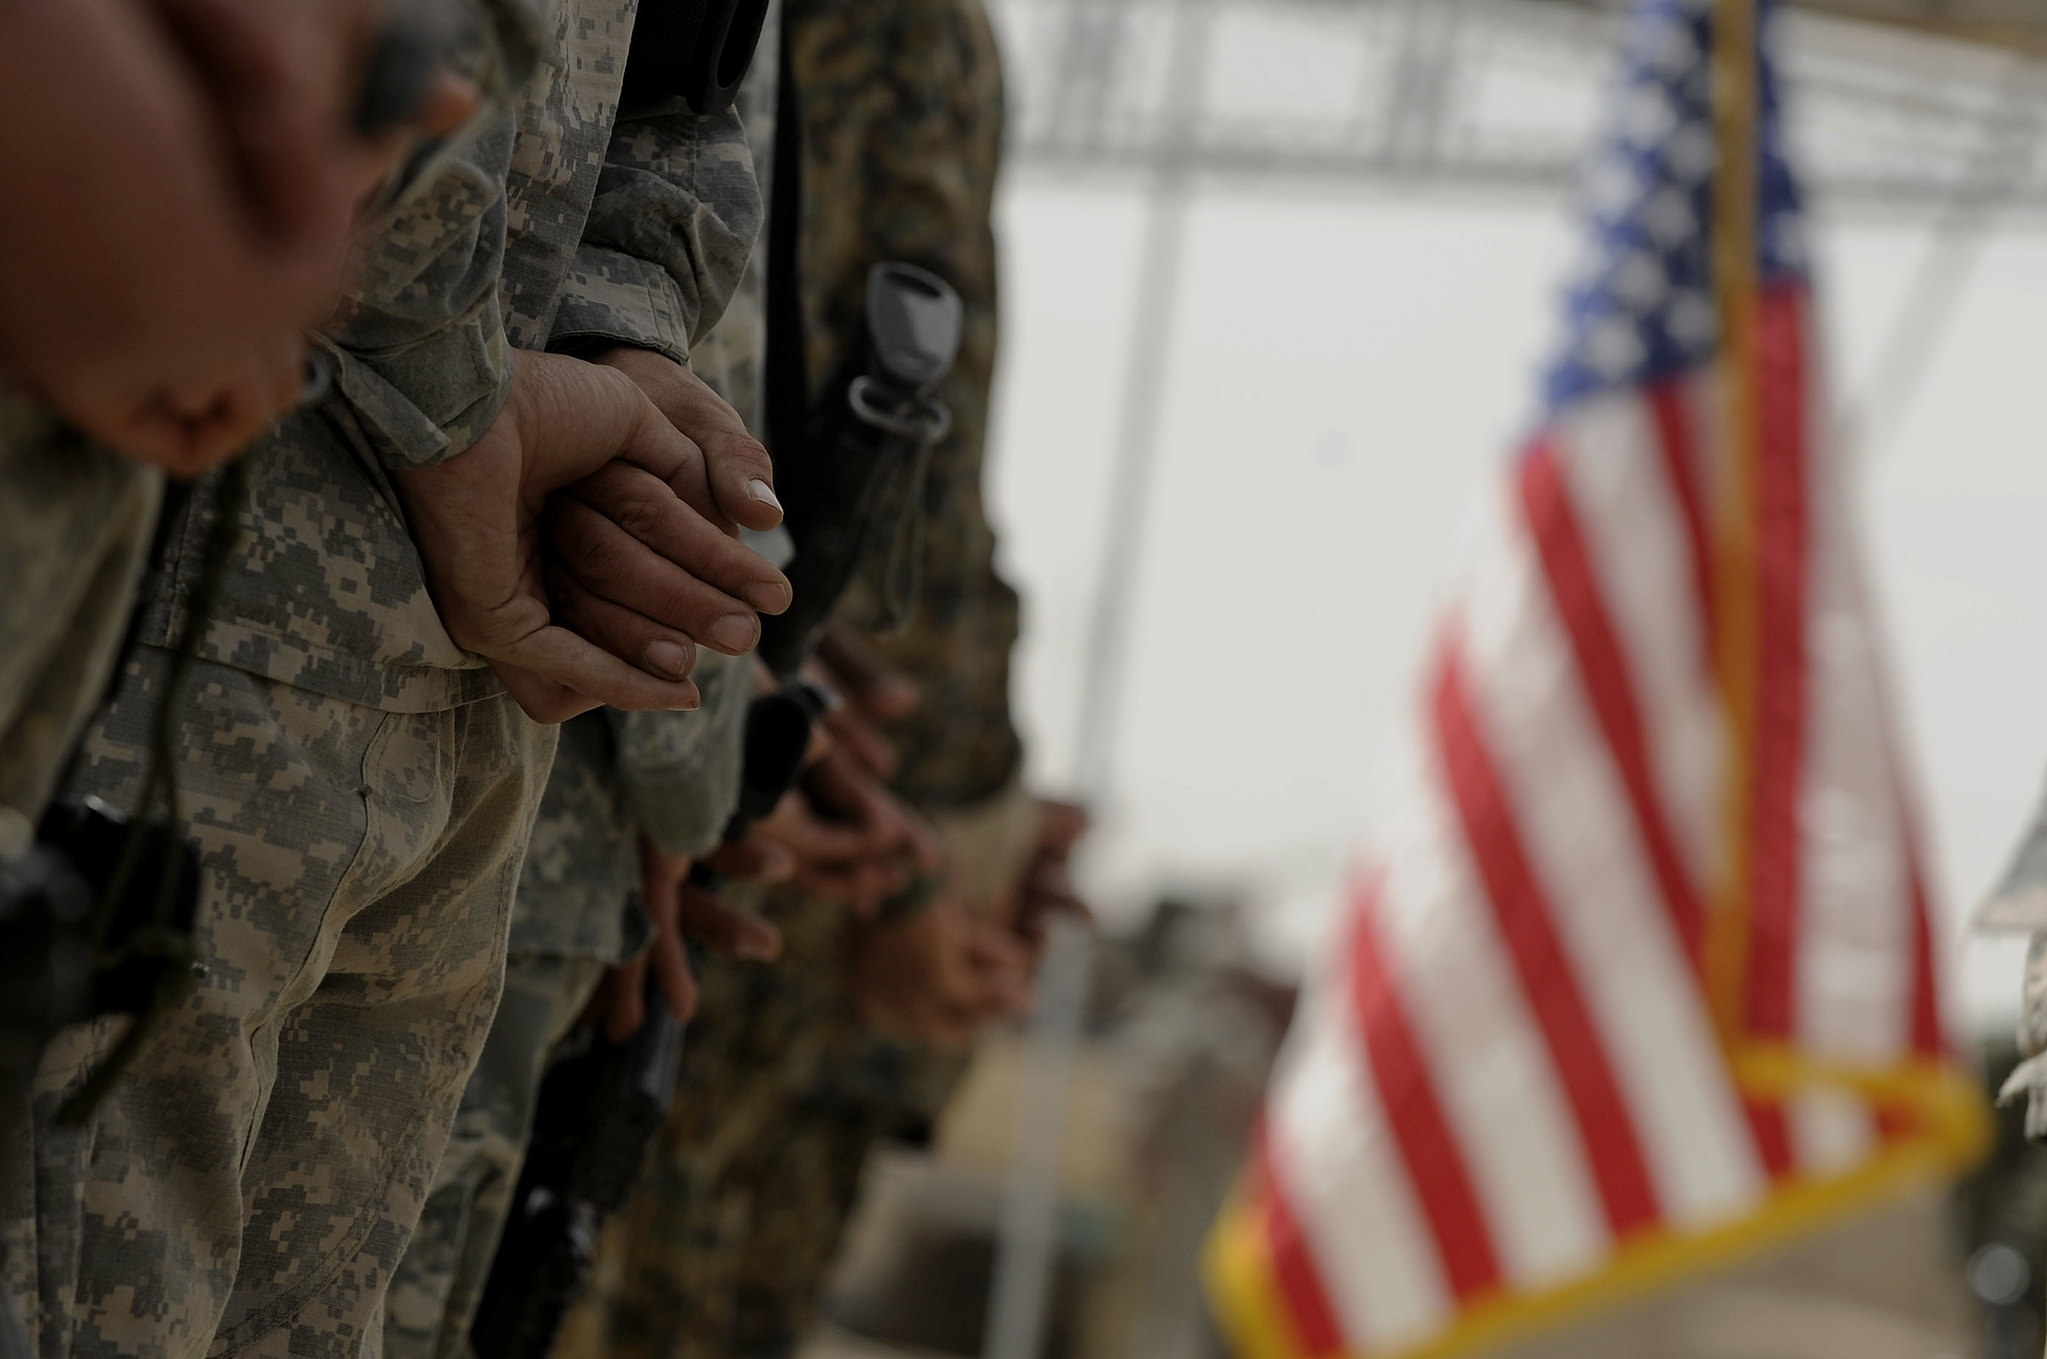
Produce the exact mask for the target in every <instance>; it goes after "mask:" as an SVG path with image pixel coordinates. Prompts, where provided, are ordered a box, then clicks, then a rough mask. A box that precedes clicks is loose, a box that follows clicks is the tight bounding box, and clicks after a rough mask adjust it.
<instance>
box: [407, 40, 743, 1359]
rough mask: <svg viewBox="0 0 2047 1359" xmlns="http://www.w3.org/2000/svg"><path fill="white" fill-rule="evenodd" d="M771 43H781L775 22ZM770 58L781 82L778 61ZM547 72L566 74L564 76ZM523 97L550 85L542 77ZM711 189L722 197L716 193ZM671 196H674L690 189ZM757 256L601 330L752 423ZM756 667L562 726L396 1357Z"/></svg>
mask: <svg viewBox="0 0 2047 1359" xmlns="http://www.w3.org/2000/svg"><path fill="white" fill-rule="evenodd" d="M582 8H585V9H587V8H588V6H587V5H584V6H582ZM584 17H585V16H583V15H582V14H580V13H578V6H577V5H576V4H574V3H571V4H569V5H567V6H565V7H564V12H563V14H562V16H561V19H560V21H559V30H558V34H557V37H558V40H560V41H562V42H563V44H564V46H566V45H567V38H568V35H569V33H570V32H571V31H572V30H571V25H573V24H575V23H577V22H579V21H581V20H582V19H583V18H584ZM626 31H628V32H629V31H630V23H629V17H628V25H627V29H626ZM765 38H766V40H767V41H768V42H770V43H771V42H772V40H773V28H772V25H771V26H770V28H769V30H768V32H767V34H766V35H765ZM768 50H769V51H772V50H773V49H772V47H770V48H769V49H768ZM607 57H608V58H609V59H607V60H605V61H593V60H591V59H590V58H589V56H588V55H586V56H585V59H584V61H583V62H582V64H581V65H580V67H579V68H578V72H577V75H578V77H579V78H580V79H581V80H583V82H584V83H585V90H584V93H583V96H582V97H583V100H584V102H585V105H586V106H599V107H612V106H615V104H616V101H617V90H618V83H619V78H620V75H621V72H622V70H623V67H624V54H623V52H622V51H620V50H616V49H615V48H609V49H607ZM760 65H762V66H764V67H765V68H766V69H767V72H768V75H769V76H770V77H772V75H773V70H774V64H773V62H772V61H767V62H763V63H760ZM599 72H602V73H603V74H598V73H599ZM555 76H556V79H557V80H559V79H560V78H561V76H560V72H559V70H557V71H556V72H555ZM600 82H608V83H605V84H604V85H603V88H601V89H599V90H597V91H591V90H590V89H588V86H589V85H591V84H598V83H600ZM540 83H541V82H538V81H536V87H538V86H539V85H540ZM531 97H532V98H533V99H535V100H541V99H543V98H545V97H546V96H544V95H543V94H542V93H541V92H540V91H539V90H538V89H537V88H536V91H535V93H534V94H533V96H531ZM772 107H773V82H772V79H770V80H768V81H767V83H766V88H765V93H763V92H762V89H761V82H759V81H756V80H749V81H748V82H747V86H746V88H745V90H744V91H743V92H742V95H741V99H740V101H739V107H738V109H737V112H736V115H723V116H721V117H719V118H717V119H706V120H697V119H694V118H693V117H691V115H689V114H687V113H677V114H674V115H672V117H671V119H670V126H669V127H668V128H661V127H658V126H657V127H655V128H647V127H629V126H628V125H627V124H625V123H621V124H620V131H619V134H618V136H617V137H616V138H615V139H614V142H613V147H612V151H613V155H612V161H611V164H610V165H609V166H608V167H607V168H606V170H605V175H606V176H607V178H610V177H614V176H623V175H625V174H627V173H632V174H639V173H646V172H648V171H647V170H646V167H647V166H648V165H649V164H650V163H652V161H653V157H652V156H650V155H649V154H648V153H647V151H648V148H649V147H650V144H651V143H652V141H653V140H654V139H655V138H657V137H658V136H660V135H661V134H662V133H663V132H666V133H667V135H668V136H669V138H670V139H671V140H673V138H674V135H675V132H676V131H679V130H680V129H681V128H683V127H686V126H687V125H688V124H691V123H698V122H702V123H704V124H706V125H708V127H707V131H706V133H704V134H700V135H704V136H706V138H708V136H712V135H714V136H715V137H716V138H717V144H718V147H719V153H720V154H721V155H728V156H729V155H733V154H734V153H736V152H743V151H745V150H746V148H747V147H749V146H751V147H753V148H755V150H756V151H758V150H760V148H762V146H763V138H764V137H765V138H768V139H771V138H772V123H771V111H772ZM529 116H531V115H530V114H529ZM742 125H743V132H742ZM710 128H714V129H715V131H714V132H713V131H710V130H709V129H710ZM742 137H743V139H739V138H742ZM522 146H523V143H522ZM628 147H630V148H633V150H632V154H631V159H630V161H629V162H627V161H626V157H624V156H622V155H621V154H620V153H621V151H622V150H624V149H625V148H628ZM515 160H516V157H515ZM622 162H625V163H623V164H622ZM748 164H749V167H751V165H752V158H751V156H749V157H748ZM690 168H691V165H690V162H689V161H688V160H687V159H686V158H685V159H678V160H677V161H675V162H674V163H673V164H672V165H671V166H670V167H669V169H670V171H671V172H683V171H687V170H688V169H690ZM655 173H659V172H658V171H657V172H655ZM675 182H676V184H677V185H678V186H679V187H682V188H686V187H687V186H688V185H689V184H690V180H689V178H688V176H687V174H686V173H677V174H675ZM700 183H701V185H702V188H703V192H704V194H705V206H706V207H707V208H709V209H710V210H711V213H712V216H713V217H715V218H717V219H721V220H723V221H726V222H727V223H734V224H736V223H739V222H742V221H745V220H748V219H749V217H750V220H751V221H752V222H753V223H754V224H755V225H756V226H758V223H759V220H760V189H759V185H758V183H757V182H756V180H755V178H754V175H753V172H752V170H751V168H749V171H748V173H747V175H746V176H745V177H744V182H743V183H742V182H741V177H740V176H737V175H732V174H727V175H725V176H723V177H720V178H712V177H705V178H704V179H703V180H702V181H700ZM714 192H719V193H721V194H722V200H724V201H720V200H715V199H713V198H712V196H711V195H712V194H713V193H714ZM675 201H676V203H677V204H678V205H679V204H680V203H681V202H682V195H681V194H680V193H678V195H677V197H676V199H675ZM735 243H736V238H735ZM751 258H752V255H751V251H750V250H748V251H745V252H739V251H721V252H720V253H719V254H718V255H717V257H716V267H715V269H711V270H706V271H705V274H704V277H703V278H702V279H701V280H700V288H701V295H700V298H699V302H700V306H699V309H698V313H697V318H696V322H695V324H693V325H690V326H688V327H687V328H677V329H673V330H666V331H664V332H663V333H662V334H660V335H635V334H634V333H633V332H632V331H630V330H629V329H626V328H623V327H616V326H614V327H610V328H608V330H609V333H610V334H611V335H612V336H613V338H618V339H621V340H625V341H627V342H629V343H636V344H640V345H642V346H643V347H647V348H657V349H659V350H660V351H661V352H663V353H665V354H666V355H668V357H670V358H676V359H681V358H685V357H687V358H688V359H689V360H690V362H691V364H692V366H693V367H694V368H695V369H696V371H697V372H698V375H699V376H701V377H703V378H704V380H705V381H706V382H708V383H709V384H710V385H711V386H712V387H713V388H715V389H716V390H717V391H718V393H719V394H720V395H721V396H724V397H725V398H726V399H727V400H728V402H730V403H731V404H732V405H733V406H734V407H735V408H736V409H738V410H740V411H741V412H742V413H748V422H749V424H750V425H753V424H757V412H756V411H754V408H755V407H757V405H758V394H757V391H756V386H757V383H758V367H759V363H758V357H757V355H755V354H754V353H753V352H752V351H756V350H758V348H759V346H760V343H761V339H762V335H761V330H760V313H761V306H760V298H759V296H758V294H759V292H760V288H761V279H760V275H759V272H758V270H757V269H755V268H753V267H752V265H751ZM728 298H729V299H730V305H729V307H728V305H727V299H728ZM584 305H587V302H586V303H585V304H584ZM721 316H722V319H721ZM677 319H678V320H679V319H680V318H677ZM707 329H708V331H709V333H708V334H706V333H705V332H706V330H707ZM592 334H593V331H592V329H591V328H590V327H588V326H587V325H586V326H583V327H581V328H579V329H575V330H571V331H569V332H566V333H565V334H564V336H563V337H562V338H565V339H572V340H582V339H584V338H586V337H589V336H591V335H592ZM650 341H658V343H649V342H650ZM558 342H559V341H558ZM692 344H694V346H695V347H694V348H693V349H692V348H691V346H692ZM750 665H751V662H750V661H749V660H747V659H746V658H743V657H741V658H732V657H726V656H721V655H718V654H716V653H713V652H710V651H700V652H698V656H697V664H696V669H695V671H694V674H693V678H694V679H695V681H696V683H697V685H698V688H699V690H700V691H701V693H702V695H703V703H702V706H701V707H699V708H698V709H696V710H694V711H690V712H642V713H625V712H620V711H617V710H615V709H601V710H598V711H595V712H589V713H585V714H583V715H582V716H580V717H577V718H573V719H571V720H570V721H569V722H567V723H566V724H564V725H563V728H562V733H561V742H560V746H559V748H558V751H557V754H556V758H555V764H554V769H553V771H552V773H551V774H550V775H549V778H548V783H547V788H546V792H545V795H544V797H543V798H542V800H541V805H540V811H539V814H538V817H537V819H536V821H535V824H534V828H533V837H532V842H531V844H530V846H529V848H528V850H527V854H526V862H525V866H524V868H523V870H522V871H521V873H520V877H519V885H518V892H517V896H516V898H515V900H514V904H513V908H512V923H511V933H510V940H509V953H508V955H507V958H506V963H505V989H504V999H503V1001H502V1002H501V1003H500V1006H499V1009H498V1015H497V1019H496V1021H495V1023H494V1024H493V1025H492V1027H491V1031H490V1036H489V1039H488V1040H487V1042H486V1043H485V1045H484V1050H483V1055H482V1057H481V1058H480V1060H479V1061H478V1064H477V1069H476V1072H475V1074H474V1075H472V1076H471V1077H470V1080H469V1084H468V1086H467V1087H466V1088H465V1089H464V1091H463V1094H462V1100H461V1104H460V1107H459V1109H458V1111H457V1114H456V1119H455V1129H454V1132H453V1134H452V1135H451V1137H450V1140H449V1144H448V1151H447V1155H446V1156H445V1158H444V1159H443V1161H442V1163H441V1168H440V1173H439V1175H438V1176H437V1177H436V1179H435V1182H434V1189H433V1193H432V1195H431V1196H430V1197H429V1199H428V1201H427V1205H426V1209H425V1211H424V1213H423V1214H422V1216H421V1220H420V1229H419V1232H418V1234H417V1236H416V1237H415V1238H414V1240H413V1243H412V1246H411V1248H410V1249H409V1250H408V1252H407V1253H406V1257H405V1260H404V1263H403V1264H402V1265H401V1266H400V1269H399V1275H398V1279H397V1281H396V1282H395V1283H394V1285H393V1287H392V1292H391V1299H390V1307H389V1320H388V1324H387V1325H386V1327H385V1333H384V1340H385V1352H386V1354H387V1355H388V1356H391V1359H454V1356H457V1355H461V1354H463V1353H465V1352H466V1349H467V1339H468V1333H469V1328H470V1326H471V1325H472V1324H473V1323H474V1321H475V1316H476V1308H477V1305H478V1304H479V1303H480V1302H481V1300H482V1296H483V1290H484V1285H485V1284H486V1283H487V1282H488V1280H489V1277H490V1267H491V1263H492V1261H493V1259H494V1258H495V1255H496V1251H497V1244H498V1241H499V1239H500V1237H501V1236H502V1235H503V1231H504V1226H505V1222H506V1220H507V1217H508V1214H509V1212H510V1209H511V1196H512V1191H513V1188H514V1187H515V1186H516V1184H517V1183H518V1178H519V1172H520V1169H521V1167H522V1166H523V1164H524V1161H525V1153H526V1146H527V1143H528V1142H529V1140H530V1139H531V1135H532V1130H533V1117H534V1112H535V1102H536V1100H537V1097H538V1094H539V1087H540V1081H541V1077H542V1076H543V1075H544V1074H545V1070H546V1065H547V1060H548V1056H549V1054H550V1052H551V1051H552V1050H553V1049H554V1048H555V1047H556V1046H557V1045H558V1044H559V1043H560V1042H561V1041H562V1039H563V1038H565V1037H566V1036H567V1035H568V1032H569V1030H570V1028H571V1027H572V1026H573V1024H574V1023H575V1021H576V1019H577V1018H578V1016H580V1015H581V1013H582V1012H583V1010H584V1008H585V1007H586V1006H587V1005H588V1004H589V1001H590V998H591V996H592V995H593V994H594V993H595V991H596V988H597V984H598V983H599V981H601V980H602V978H603V976H604V973H605V971H606V969H607V968H609V967H611V966H613V965H615V964H618V963H620V962H624V961H626V960H627V959H629V958H630V957H631V956H633V955H634V954H635V953H637V952H638V951H639V950H640V949H641V948H642V947H643V946H644V945H645V944H646V942H647V939H648V922H647V920H646V916H645V913H644V911H642V910H641V908H640V902H639V871H638V865H639V856H638V847H637V838H638V836H639V835H641V834H646V835H647V836H649V837H650V838H651V839H653V840H654V841H655V843H656V844H658V845H659V846H660V847H661V848H662V849H664V850H666V851H667V852H669V853H672V854H698V853H703V852H705V851H707V850H709V849H711V848H713V847H714V846H715V845H716V843H717V840H718V836H719V834H720V832H721V831H722V830H723V828H724V825H725V822H726V820H727V819H728V818H729V817H730V815H731V809H732V805H733V802H734V800H735V798H736V796H737V788H738V777H739V753H740V752H739V738H740V735H741V732H742V729H743V723H744V718H745V712H746V703H747V700H748V698H749V696H750V694H751V687H750V679H751V675H750V670H749V667H750Z"/></svg>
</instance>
